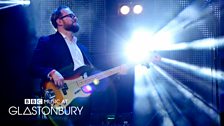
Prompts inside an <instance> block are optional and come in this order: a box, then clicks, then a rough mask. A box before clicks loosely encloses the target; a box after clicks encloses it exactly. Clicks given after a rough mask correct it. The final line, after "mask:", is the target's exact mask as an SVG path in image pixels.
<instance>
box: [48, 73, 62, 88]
mask: <svg viewBox="0 0 224 126" xmlns="http://www.w3.org/2000/svg"><path fill="white" fill-rule="evenodd" d="M50 78H51V80H53V81H54V84H55V85H56V86H57V87H62V86H63V85H64V77H63V76H62V75H61V74H60V73H59V72H58V71H56V70H52V71H51V72H50Z"/></svg>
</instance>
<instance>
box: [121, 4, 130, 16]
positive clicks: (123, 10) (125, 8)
mask: <svg viewBox="0 0 224 126" xmlns="http://www.w3.org/2000/svg"><path fill="white" fill-rule="evenodd" d="M129 12H130V7H129V6H127V5H123V6H121V8H120V13H121V14H123V15H127V14H128V13H129Z"/></svg>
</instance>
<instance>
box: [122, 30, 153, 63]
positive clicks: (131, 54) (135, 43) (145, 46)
mask: <svg viewBox="0 0 224 126" xmlns="http://www.w3.org/2000/svg"><path fill="white" fill-rule="evenodd" d="M150 39H151V33H150V32H149V31H146V30H137V31H135V32H134V33H133V35H132V38H131V40H130V42H129V43H128V44H127V45H126V49H125V51H126V52H125V53H126V54H125V55H126V56H127V58H128V60H129V61H130V62H133V63H142V62H144V61H146V60H147V59H149V57H150V51H151V50H150Z"/></svg>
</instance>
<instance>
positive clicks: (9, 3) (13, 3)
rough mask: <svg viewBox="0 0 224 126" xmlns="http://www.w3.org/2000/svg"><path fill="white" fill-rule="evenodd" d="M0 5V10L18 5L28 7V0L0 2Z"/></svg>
mask: <svg viewBox="0 0 224 126" xmlns="http://www.w3.org/2000/svg"><path fill="white" fill-rule="evenodd" d="M0 4H2V5H3V6H1V7H0V10H1V9H6V8H10V7H14V6H18V5H30V0H6V1H0Z"/></svg>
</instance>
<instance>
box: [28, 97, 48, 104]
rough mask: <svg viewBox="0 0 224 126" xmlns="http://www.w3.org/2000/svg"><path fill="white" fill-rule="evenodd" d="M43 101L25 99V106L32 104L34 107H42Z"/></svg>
mask: <svg viewBox="0 0 224 126" xmlns="http://www.w3.org/2000/svg"><path fill="white" fill-rule="evenodd" d="M43 101H44V100H43V99H41V98H40V99H24V104H25V105H29V104H32V105H42V104H43V103H44V102H43Z"/></svg>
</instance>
